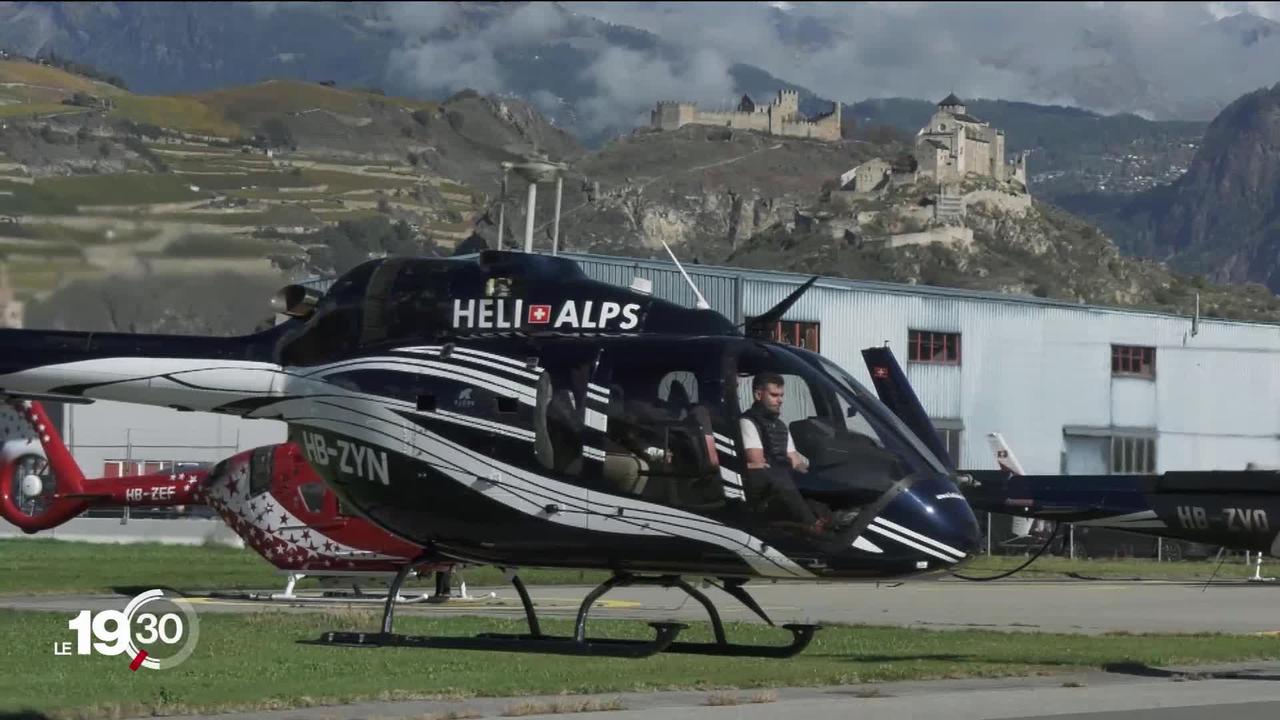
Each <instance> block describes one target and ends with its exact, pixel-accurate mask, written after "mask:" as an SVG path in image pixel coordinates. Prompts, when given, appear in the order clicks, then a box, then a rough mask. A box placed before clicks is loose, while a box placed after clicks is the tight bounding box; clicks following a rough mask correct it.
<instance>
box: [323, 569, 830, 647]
mask: <svg viewBox="0 0 1280 720" xmlns="http://www.w3.org/2000/svg"><path fill="white" fill-rule="evenodd" d="M401 582H403V577H401V576H399V575H398V576H397V577H396V580H395V582H394V583H393V585H392V588H391V593H392V594H391V595H390V597H395V595H394V593H396V592H397V591H398V590H399V587H400V583H401ZM511 582H512V584H513V585H514V586H515V589H516V592H517V593H518V594H519V595H520V602H521V604H522V605H523V606H524V611H525V618H526V620H527V621H528V623H529V632H528V633H527V634H519V635H516V634H503V633H481V634H479V635H476V636H474V637H435V636H422V635H399V634H396V633H393V632H392V631H391V626H392V623H393V621H394V603H392V602H390V601H388V602H387V604H386V607H385V609H384V612H383V616H382V631H381V632H377V633H362V632H328V633H324V634H323V635H321V636H320V638H319V639H318V640H314V641H304V642H306V644H313V645H341V646H356V647H423V648H448V649H454V650H505V651H511V652H536V653H547V654H556V655H585V656H597V657H623V658H642V657H649V656H651V655H654V654H657V653H660V652H673V653H687V654H695V655H721V656H728V657H769V658H787V657H791V656H793V655H796V654H798V653H800V652H802V651H803V650H804V649H805V648H806V647H808V645H809V643H810V642H811V641H812V640H813V635H814V633H815V632H816V631H817V630H818V629H819V627H820V626H818V625H804V624H787V625H783V626H782V627H783V628H784V629H786V630H788V631H790V632H791V635H792V641H791V644H789V645H779V646H773V645H739V644H734V643H730V642H729V641H728V639H727V638H726V636H725V631H724V624H723V623H722V622H721V620H720V613H719V612H717V611H716V608H715V605H714V604H713V603H712V602H711V600H710V599H709V598H708V597H707V596H706V595H704V594H702V593H701V592H699V591H698V590H697V589H696V588H694V587H693V586H691V585H689V583H688V582H686V581H685V580H684V579H683V578H680V577H678V576H672V575H663V576H658V577H643V576H634V575H628V574H618V575H614V576H613V577H611V578H609V579H608V580H606V581H605V582H603V583H601V584H600V585H599V586H598V587H597V588H596V589H594V590H592V591H591V592H590V593H589V594H588V595H587V597H586V598H584V599H583V601H582V604H581V605H580V606H579V607H578V615H577V621H576V623H575V630H574V636H573V637H563V636H554V635H544V634H543V633H542V629H541V627H540V626H539V624H538V616H537V613H535V612H534V609H533V601H532V600H531V599H530V598H529V593H528V591H527V590H526V589H525V586H524V582H523V581H521V580H520V577H519V576H512V578H511ZM631 585H658V586H662V587H677V588H679V589H681V590H683V591H684V592H685V593H687V594H688V595H689V596H690V597H692V598H693V599H695V600H697V601H698V602H699V603H701V604H702V606H703V607H704V608H706V610H707V614H708V615H709V616H710V617H711V628H712V631H713V633H714V635H715V642H711V643H695V642H676V636H677V635H679V633H680V631H681V630H683V629H685V628H687V627H688V626H687V625H684V624H681V623H669V622H651V623H649V626H650V627H652V628H653V629H654V631H655V633H656V635H655V637H654V638H653V639H652V640H617V639H603V638H601V639H588V638H587V637H586V631H587V615H588V613H589V612H590V611H591V607H592V606H593V605H594V604H595V602H596V601H597V600H599V599H600V598H601V597H602V596H603V595H604V594H605V593H607V592H609V591H610V590H613V589H614V588H618V587H627V586H631ZM718 587H720V588H721V589H722V590H724V591H725V592H726V593H728V594H730V595H732V596H733V597H735V598H737V599H738V600H740V601H742V603H743V604H744V605H746V606H747V607H748V608H750V609H751V610H752V612H754V613H756V614H757V615H759V616H760V617H761V618H763V619H764V621H765V622H767V623H769V625H773V621H772V620H770V619H769V616H768V615H766V614H765V612H764V610H763V609H762V608H761V607H760V606H759V605H758V604H757V603H756V602H755V600H754V599H753V598H752V597H751V596H750V595H748V594H747V593H746V591H745V590H743V589H742V586H741V584H740V583H736V584H735V583H732V582H726V583H725V584H724V585H723V586H718Z"/></svg>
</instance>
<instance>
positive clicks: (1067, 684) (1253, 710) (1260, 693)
mask: <svg viewBox="0 0 1280 720" xmlns="http://www.w3.org/2000/svg"><path fill="white" fill-rule="evenodd" d="M762 693H763V694H762ZM713 697H714V698H716V699H717V700H718V701H720V702H726V701H732V700H735V699H736V700H737V701H739V702H740V703H741V704H736V705H719V706H711V705H709V704H708V702H709V700H711V699H712V698H713ZM753 698H755V699H756V700H762V701H763V702H751V700H752V699H753ZM591 701H596V702H599V703H610V704H612V705H613V706H614V707H615V708H618V709H614V710H610V711H607V712H588V713H582V712H574V713H564V714H554V713H548V714H540V715H538V717H558V718H574V719H577V720H587V719H588V718H600V720H653V719H654V718H664V719H672V720H704V719H705V720H718V719H719V720H724V719H727V718H734V719H735V720H755V719H756V718H760V719H761V720H763V719H765V718H777V717H784V716H787V717H802V718H804V719H805V720H828V719H829V720H846V719H847V718H857V719H858V720H904V719H911V718H922V719H923V718H929V719H930V720H934V719H936V718H946V720H996V719H1000V720H1032V719H1033V718H1057V720H1199V719H1200V718H1204V717H1209V716H1218V717H1230V718H1231V720H1275V718H1276V717H1280V662H1255V663H1239V664H1232V665H1217V666H1200V667H1189V668H1166V669H1160V668H1149V667H1145V666H1133V667H1129V666H1124V667H1115V668H1109V669H1107V670H1098V671H1092V672H1083V673H1072V674H1069V675H1066V674H1064V675H1054V676H1051V677H1030V678H1002V679H996V680H987V679H977V680H935V681H928V682H921V681H909V682H891V683H874V684H866V685H855V686H842V687H815V688H780V689H776V690H769V691H752V690H738V691H728V692H722V693H708V692H687V691H686V692H653V693H621V694H616V693H615V694H610V695H598V696H555V697H521V698H476V699H470V700H456V701H411V702H379V703H359V704H353V705H344V706H342V707H340V708H335V707H316V708H306V709H297V710H286V711H279V712H259V713H243V714H234V715H216V716H203V717H202V716H192V717H191V718H190V719H189V720H337V719H338V718H344V719H345V718H380V719H383V720H392V719H393V718H428V717H441V718H442V717H450V716H451V715H450V713H453V715H452V716H453V717H480V718H488V717H502V716H504V715H511V714H513V712H512V711H513V709H517V708H518V709H521V710H523V711H525V712H526V713H527V711H529V710H532V709H535V708H540V707H542V708H547V707H551V708H553V707H554V706H555V704H556V703H575V704H585V703H588V702H591Z"/></svg>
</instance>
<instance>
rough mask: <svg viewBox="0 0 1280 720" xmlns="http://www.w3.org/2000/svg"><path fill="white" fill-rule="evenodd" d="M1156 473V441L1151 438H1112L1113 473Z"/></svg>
mask: <svg viewBox="0 0 1280 720" xmlns="http://www.w3.org/2000/svg"><path fill="white" fill-rule="evenodd" d="M1155 471H1156V441H1155V438H1150V437H1120V436H1117V437H1112V438H1111V472H1113V473H1117V474H1125V475H1132V474H1144V473H1148V474H1149V473H1154V472H1155Z"/></svg>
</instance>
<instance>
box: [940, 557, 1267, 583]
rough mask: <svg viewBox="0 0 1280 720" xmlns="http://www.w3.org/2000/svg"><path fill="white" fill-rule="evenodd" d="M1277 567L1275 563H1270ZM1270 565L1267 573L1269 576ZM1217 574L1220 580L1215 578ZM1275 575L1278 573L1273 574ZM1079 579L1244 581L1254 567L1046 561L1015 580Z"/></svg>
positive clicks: (986, 563) (972, 571) (1007, 563)
mask: <svg viewBox="0 0 1280 720" xmlns="http://www.w3.org/2000/svg"><path fill="white" fill-rule="evenodd" d="M1026 559H1027V558H1025V557H1021V556H994V557H978V558H975V559H974V560H972V561H971V562H970V563H969V564H968V565H967V566H966V567H965V568H964V569H963V570H961V571H960V572H961V573H962V574H964V575H973V576H978V577H982V576H986V575H992V574H995V573H997V572H1001V571H1004V570H1012V569H1013V568H1015V567H1017V566H1018V565H1021V564H1022V563H1024V562H1026ZM1268 562H1270V563H1272V564H1273V565H1274V563H1275V561H1274V560H1270V561H1268ZM1267 567H1268V566H1267V564H1266V563H1264V565H1263V571H1264V574H1266V571H1267ZM1215 570H1216V573H1217V574H1216V576H1215V574H1214V573H1215ZM1272 574H1274V572H1272ZM1070 575H1079V576H1081V577H1086V578H1092V577H1098V578H1116V579H1121V578H1144V579H1169V580H1208V579H1209V578H1211V577H1217V578H1218V579H1237V580H1238V579H1241V578H1246V577H1252V576H1253V565H1252V564H1250V565H1249V566H1247V567H1246V566H1245V564H1244V562H1243V560H1242V559H1241V558H1239V557H1234V558H1230V559H1228V560H1226V561H1225V562H1223V563H1222V564H1221V567H1219V565H1218V563H1217V562H1215V561H1212V560H1186V561H1181V562H1156V561H1155V560H1071V559H1069V558H1061V557H1042V558H1040V559H1039V560H1036V561H1035V562H1034V563H1032V564H1031V566H1030V567H1028V568H1026V569H1025V570H1022V571H1020V572H1019V573H1018V574H1017V575H1014V576H1013V578H1014V579H1017V578H1023V579H1035V578H1047V577H1059V578H1060V577H1063V576H1070Z"/></svg>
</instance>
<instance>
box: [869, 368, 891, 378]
mask: <svg viewBox="0 0 1280 720" xmlns="http://www.w3.org/2000/svg"><path fill="white" fill-rule="evenodd" d="M871 374H872V375H873V376H875V377H877V378H880V379H881V380H884V379H886V378H888V377H889V368H882V367H878V368H876V369H874V370H872V371H871Z"/></svg>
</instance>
